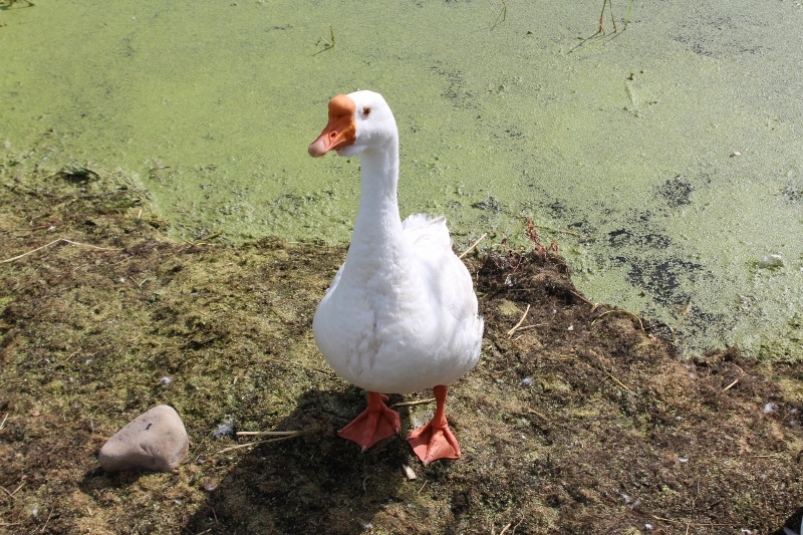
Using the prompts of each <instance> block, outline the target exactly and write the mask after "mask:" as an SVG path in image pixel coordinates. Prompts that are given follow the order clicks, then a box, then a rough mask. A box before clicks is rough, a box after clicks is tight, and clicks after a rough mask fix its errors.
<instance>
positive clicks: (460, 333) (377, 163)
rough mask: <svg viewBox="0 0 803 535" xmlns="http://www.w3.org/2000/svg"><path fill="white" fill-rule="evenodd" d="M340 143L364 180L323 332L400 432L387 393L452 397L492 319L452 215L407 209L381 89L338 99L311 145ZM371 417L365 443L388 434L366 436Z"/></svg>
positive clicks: (321, 313) (317, 321)
mask: <svg viewBox="0 0 803 535" xmlns="http://www.w3.org/2000/svg"><path fill="white" fill-rule="evenodd" d="M330 150H335V151H337V153H338V154H339V155H341V156H355V155H359V157H360V167H361V179H362V189H361V194H360V204H359V209H358V213H357V220H356V222H355V225H354V233H353V236H352V241H351V244H350V246H349V250H348V254H347V255H346V260H345V262H344V263H343V265H342V266H341V268H340V270H339V271H338V273H337V275H336V276H335V278H334V280H333V281H332V284H331V286H330V287H329V290H328V291H327V292H326V295H325V296H324V298H323V299H322V301H321V303H320V304H319V306H318V309H317V311H316V313H315V317H314V320H313V333H314V336H315V342H316V344H317V345H318V348H319V349H320V351H321V353H322V354H323V356H324V358H325V359H326V361H327V362H328V363H329V365H330V366H332V368H333V369H334V370H335V372H337V374H338V375H340V376H341V377H343V378H344V379H346V380H348V381H349V382H351V383H353V384H355V385H357V386H359V387H361V388H364V389H365V390H367V391H368V392H369V409H368V411H370V410H371V407H372V404H373V408H374V409H375V411H374V412H376V411H379V414H384V415H385V416H386V417H387V418H389V421H388V422H386V423H387V425H385V426H384V429H383V430H380V433H379V434H380V435H381V434H385V435H389V434H392V433H391V432H390V431H391V430H392V431H393V432H394V433H395V432H398V427H399V425H398V415H396V416H395V417H394V416H392V414H390V413H393V414H395V411H391V410H390V409H388V408H387V407H385V406H384V402H382V403H381V405H382V406H381V407H380V404H379V403H378V402H377V400H380V399H381V398H380V396H381V394H387V393H399V394H406V393H410V392H414V391H417V390H422V389H425V388H435V389H436V392H435V393H436V397H443V404H445V395H446V385H448V384H449V383H452V382H453V381H455V380H457V379H458V378H460V377H461V376H462V375H464V374H465V373H467V372H468V371H469V370H471V368H473V367H474V366H475V365H476V363H477V360H478V359H479V354H480V347H481V343H482V333H483V320H482V318H481V317H480V316H479V314H478V307H477V297H476V295H475V293H474V289H473V284H472V280H471V276H470V274H469V272H468V270H467V269H466V267H465V265H464V264H463V262H462V261H461V260H460V259H459V258H458V257H457V256H456V255H455V254H454V252H453V251H452V242H451V238H450V237H449V231H448V229H447V227H446V223H445V221H444V220H443V219H442V218H431V217H428V216H426V215H423V214H416V215H411V216H409V217H408V218H407V219H405V220H404V222H402V221H401V219H400V217H399V208H398V202H397V182H398V175H399V158H398V154H399V151H398V130H397V127H396V122H395V119H394V117H393V114H392V112H391V111H390V108H389V107H388V105H387V103H386V102H385V100H384V99H383V98H382V96H381V95H379V94H378V93H374V92H371V91H357V92H355V93H351V94H349V95H339V96H337V97H335V98H333V99H332V100H331V101H330V103H329V123H328V125H327V127H326V128H325V129H324V131H323V133H322V134H321V135H320V136H319V137H318V139H316V140H315V141H314V142H313V143H312V144H311V145H310V147H309V152H310V154H311V155H312V156H322V155H323V154H325V153H326V152H328V151H330ZM439 393H442V396H439ZM372 395H374V397H373V398H372ZM441 405H442V404H441V403H440V402H439V409H441V412H443V411H442V407H441ZM383 407H384V408H383ZM368 411H366V412H368ZM436 413H437V411H436ZM374 415H375V414H374ZM362 416H363V415H361V417H362ZM359 419H360V417H358V420H359ZM357 423H358V422H357V420H355V422H353V423H352V424H351V425H355V424H357ZM442 423H443V424H444V426H445V425H446V420H445V417H444V418H443V422H442ZM366 425H368V427H371V426H374V423H373V421H372V422H371V423H369V424H365V425H363V424H359V425H357V427H358V429H357V431H356V434H354V433H353V434H354V436H346V438H350V439H352V440H354V441H355V442H357V443H359V444H361V446H362V447H363V449H367V447H370V446H371V445H373V443H375V442H376V441H378V440H381V438H384V437H379V438H377V436H373V435H372V436H371V437H368V438H365V439H364V440H363V438H364V437H363V435H366V434H372V433H374V432H373V431H372V430H367V429H366ZM428 425H429V424H428ZM380 427H381V425H380ZM347 429H348V428H347ZM446 430H447V432H448V427H446ZM344 431H346V430H345V429H344ZM347 434H348V433H347ZM448 434H449V435H451V432H448ZM374 435H375V433H374ZM341 436H343V432H341ZM355 437H356V439H355ZM451 438H454V437H453V436H451ZM375 439H376V440H375ZM408 440H409V437H408ZM414 447H415V445H414ZM454 447H455V448H457V444H456V440H455V441H454ZM456 454H457V456H459V448H457V452H456ZM419 456H420V455H419ZM436 458H443V457H436ZM449 458H454V457H449ZM422 460H424V462H425V463H426V462H428V461H427V460H425V459H423V458H422ZM430 460H434V459H430Z"/></svg>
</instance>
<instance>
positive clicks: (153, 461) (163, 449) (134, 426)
mask: <svg viewBox="0 0 803 535" xmlns="http://www.w3.org/2000/svg"><path fill="white" fill-rule="evenodd" d="M188 448H189V438H188V437H187V430H186V429H185V428H184V423H183V422H182V421H181V418H180V417H179V415H178V413H177V412H176V410H175V409H174V408H173V407H169V406H167V405H158V406H156V407H154V408H152V409H151V410H149V411H148V412H146V413H144V414H141V415H139V416H137V417H136V418H135V419H134V420H132V421H131V423H129V424H128V425H126V426H125V427H123V428H122V429H120V430H119V431H118V432H117V433H116V434H115V435H114V436H113V437H112V438H110V439H109V440H108V442H106V444H104V445H103V447H102V448H101V449H100V456H99V458H98V460H99V461H100V466H101V467H103V469H104V470H105V471H107V472H118V471H120V470H151V471H155V472H172V471H175V469H176V467H177V466H178V465H179V463H181V461H183V460H184V459H186V458H187V450H188Z"/></svg>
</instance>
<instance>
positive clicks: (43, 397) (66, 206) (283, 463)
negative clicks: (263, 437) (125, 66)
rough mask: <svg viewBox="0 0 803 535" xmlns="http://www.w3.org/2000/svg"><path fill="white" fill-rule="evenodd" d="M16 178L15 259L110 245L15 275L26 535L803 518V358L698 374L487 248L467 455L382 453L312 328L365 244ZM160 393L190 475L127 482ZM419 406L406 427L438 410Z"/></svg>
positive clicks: (5, 486) (559, 286)
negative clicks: (226, 234)
mask: <svg viewBox="0 0 803 535" xmlns="http://www.w3.org/2000/svg"><path fill="white" fill-rule="evenodd" d="M12 163H13V162H12ZM16 169H17V167H15V166H13V165H11V164H10V163H8V162H7V163H6V164H5V165H4V166H3V167H2V173H0V207H2V208H0V238H2V239H0V260H5V259H11V258H13V257H16V256H17V255H21V254H23V253H25V252H27V251H31V250H33V249H35V248H37V247H39V246H42V245H45V244H48V243H50V242H52V241H53V240H56V239H58V238H67V239H70V240H72V241H74V242H77V243H80V244H90V245H93V246H96V247H101V248H102V249H97V248H93V247H88V246H86V245H74V244H71V243H68V242H64V241H62V242H58V243H54V244H52V245H50V246H49V247H46V248H44V249H42V250H40V251H37V252H35V253H32V254H29V255H27V256H24V257H21V258H18V259H16V260H13V261H10V262H4V263H2V264H0V333H2V341H0V366H2V371H0V422H2V424H0V466H2V470H0V486H2V488H0V532H2V533H98V534H101V533H142V534H144V533H183V534H200V533H210V534H224V533H225V534H233V533H241V534H246V533H257V534H261V533H265V534H268V533H338V534H341V533H342V534H346V533H366V532H368V533H377V534H379V533H403V534H425V533H431V534H440V533H448V534H451V533H454V534H457V533H466V534H468V533H483V534H501V533H507V534H512V533H516V534H519V535H522V534H542V533H543V534H546V533H567V534H569V533H571V534H577V533H584V534H585V533H588V534H595V533H600V534H601V533H628V534H635V533H639V532H641V533H648V532H649V533H689V534H692V533H728V534H731V533H734V534H741V533H747V532H746V531H742V530H751V532H752V533H771V532H773V531H776V530H778V529H779V528H780V527H781V526H782V525H783V524H784V522H787V523H788V525H789V526H792V525H793V524H794V523H795V522H796V523H797V526H799V522H800V513H795V511H796V509H797V508H798V507H799V506H800V497H801V496H802V495H803V482H802V481H801V478H800V468H801V467H800V464H799V456H800V453H801V451H803V432H802V431H801V427H800V418H801V412H800V411H801V409H803V386H801V382H800V379H801V378H803V367H801V365H794V364H774V365H773V364H768V363H759V362H757V361H754V360H746V359H742V358H740V357H739V355H738V353H737V352H736V351H733V350H731V351H728V352H724V353H723V352H720V353H711V354H710V355H709V356H708V357H706V358H703V359H698V360H692V361H682V360H679V359H678V358H677V357H676V356H675V355H674V353H673V346H672V344H671V342H670V341H668V340H667V339H666V335H667V332H666V330H665V329H664V328H663V326H661V325H652V324H650V323H649V322H648V321H647V320H642V319H639V318H635V317H633V316H631V315H629V314H627V313H625V312H622V311H615V309H613V308H611V307H606V306H596V307H595V306H593V305H592V304H590V303H588V302H587V301H586V300H585V299H583V298H582V297H581V296H580V295H579V294H578V293H577V292H576V290H575V289H574V288H573V286H572V284H571V281H570V279H569V276H568V273H567V271H566V269H565V267H564V266H563V264H562V263H561V261H560V259H559V258H558V257H557V256H554V255H551V254H547V253H546V252H543V251H542V252H541V253H539V252H529V253H526V254H521V253H514V252H510V251H500V250H498V249H497V250H492V251H486V252H484V253H481V252H478V253H476V254H474V255H473V256H472V257H471V258H470V259H469V260H467V263H468V265H469V267H470V269H471V271H472V273H473V274H474V275H475V276H476V281H477V289H478V293H479V295H480V304H481V308H482V313H483V315H484V317H485V321H486V334H485V340H484V344H483V355H482V360H481V362H480V364H479V365H478V366H477V367H476V369H474V370H473V371H472V372H471V373H470V374H468V375H467V376H466V377H465V378H463V379H462V380H460V381H459V382H458V383H457V384H455V385H453V388H452V390H451V397H450V404H449V407H448V416H449V418H450V422H451V425H452V428H453V429H454V431H455V433H456V434H457V436H458V437H459V439H460V442H461V446H462V448H463V454H464V455H463V458H462V459H460V460H459V461H456V462H437V463H434V464H433V465H431V466H429V467H426V468H425V467H423V466H421V465H420V464H419V463H418V462H417V461H416V459H415V458H414V456H413V455H412V452H411V451H410V448H409V447H408V445H407V443H406V442H405V441H404V440H403V439H402V438H401V437H399V438H392V439H388V440H385V441H384V442H382V443H380V444H379V445H377V446H376V447H374V448H373V449H372V450H370V451H369V452H368V453H366V454H362V453H360V452H359V450H358V448H357V447H356V446H355V445H354V444H352V443H349V442H346V441H344V440H341V439H339V438H338V437H337V436H336V435H335V430H336V429H338V428H339V427H341V426H343V425H344V424H345V423H347V422H348V421H349V420H350V419H351V418H353V417H354V416H355V415H356V414H357V413H358V412H359V411H360V410H362V408H363V404H364V397H363V396H364V394H363V393H362V392H360V391H359V390H358V389H356V388H355V387H353V386H351V385H349V384H347V383H345V382H344V381H342V380H341V379H339V378H338V377H337V376H336V375H334V374H333V373H332V372H331V371H330V369H329V368H328V367H327V365H326V363H325V362H324V361H323V359H322V357H321V356H320V354H319V353H318V351H317V349H316V347H315V343H314V341H313V339H312V336H311V329H310V323H311V318H312V314H313V312H314V310H315V306H316V304H317V302H318V300H319V299H320V297H321V296H322V295H323V293H324V291H325V289H326V288H327V286H328V284H329V282H330V280H331V278H332V276H333V274H334V272H335V270H336V269H337V267H338V265H339V264H340V263H341V262H342V260H343V258H344V255H345V250H344V249H343V248H330V247H325V246H321V245H316V244H314V243H310V244H302V245H299V244H288V243H285V242H283V241H281V240H278V239H265V240H261V241H258V242H254V243H246V244H242V245H236V246H235V245H227V244H222V243H214V240H206V241H201V242H199V243H189V242H177V241H174V240H171V239H169V238H168V237H167V235H166V233H165V231H166V223H165V222H164V221H162V220H161V219H159V217H158V216H156V215H154V214H153V212H152V211H151V209H150V205H149V202H148V199H147V196H146V195H145V194H144V193H142V192H141V191H139V190H138V189H137V188H136V186H135V185H133V184H131V183H129V182H128V181H126V180H125V179H124V178H123V177H120V176H115V175H114V174H111V173H108V174H107V173H102V174H100V175H99V174H95V173H89V172H86V171H82V170H80V169H79V170H73V171H69V172H63V173H59V174H56V175H50V176H45V174H44V173H37V172H35V171H33V172H27V173H22V172H21V171H17V170H16ZM527 305H530V307H531V308H530V310H529V312H528V314H527V317H526V318H525V321H524V322H523V323H522V325H521V327H520V328H519V330H517V331H516V332H514V333H513V334H512V335H510V334H508V332H509V330H510V329H511V327H513V326H514V325H516V324H517V323H518V322H519V320H520V319H521V316H522V314H523V313H524V311H525V310H526V308H527ZM165 377H166V378H169V382H168V381H166V380H163V378H165ZM427 397H429V395H428V393H426V392H422V393H420V394H418V395H416V396H409V397H406V399H402V397H401V396H391V401H392V402H394V403H398V402H402V401H413V400H416V399H424V398H427ZM159 403H167V404H170V405H172V406H173V407H175V408H176V409H177V410H178V412H179V414H180V415H181V416H182V418H183V420H184V422H185V425H186V427H187V430H188V432H189V435H190V437H191V447H190V456H189V458H188V459H187V461H186V462H185V463H184V464H182V465H181V466H180V467H179V470H178V472H177V473H175V474H166V473H120V474H105V473H103V472H102V471H101V470H100V469H99V467H98V462H97V452H98V450H99V448H100V447H101V445H102V444H103V443H104V442H105V440H106V439H108V438H109V437H110V436H111V435H112V434H113V433H115V432H116V431H117V430H118V429H119V428H120V427H121V426H122V425H124V424H125V423H127V422H128V421H129V420H131V419H132V418H133V417H135V416H136V415H138V414H140V413H141V412H143V411H145V410H147V409H149V408H151V407H153V406H154V405H156V404H159ZM399 410H400V412H401V414H402V423H403V427H404V431H405V432H406V431H408V430H410V429H411V428H412V427H413V426H414V425H416V423H418V422H420V421H422V420H425V419H426V417H427V413H428V412H430V411H431V410H432V407H431V405H426V404H423V405H414V406H404V407H400V408H399ZM230 420H231V421H233V422H234V424H235V427H236V429H237V430H238V431H259V430H303V431H304V434H303V435H302V436H300V437H296V438H292V439H289V440H286V441H283V442H269V443H263V444H260V445H256V446H253V447H244V448H240V449H228V450H227V448H230V447H232V446H235V445H238V444H243V443H245V442H249V441H251V442H253V441H258V440H259V438H256V439H254V438H253V437H239V438H234V437H225V438H221V439H216V438H214V437H213V436H212V433H213V431H214V430H215V429H216V428H217V427H218V426H219V425H220V424H222V423H225V422H227V421H230ZM222 450H227V451H222ZM404 465H409V466H411V467H412V468H413V470H414V471H415V472H416V474H417V476H418V478H417V479H416V480H412V481H410V480H408V479H406V478H405V475H404V472H403V468H402V467H403V466H404ZM792 517H794V518H792ZM648 524H649V525H650V526H652V529H649V528H648V527H647V525H648ZM795 529H797V528H795Z"/></svg>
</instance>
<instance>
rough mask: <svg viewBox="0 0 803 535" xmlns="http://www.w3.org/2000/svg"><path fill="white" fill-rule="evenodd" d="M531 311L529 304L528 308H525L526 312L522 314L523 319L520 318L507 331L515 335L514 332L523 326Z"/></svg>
mask: <svg viewBox="0 0 803 535" xmlns="http://www.w3.org/2000/svg"><path fill="white" fill-rule="evenodd" d="M529 311H530V305H527V310H525V311H524V314H522V315H521V319H520V320H519V322H518V323H517V324H516V325H514V326H513V328H512V329H510V330H509V331H508V332H507V335H508V336H513V333H514V332H516V329H518V328H519V327H520V326H521V324H522V323H524V319H525V318H526V317H527V313H528V312H529Z"/></svg>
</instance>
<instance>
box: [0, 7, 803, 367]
mask: <svg viewBox="0 0 803 535" xmlns="http://www.w3.org/2000/svg"><path fill="white" fill-rule="evenodd" d="M600 4H601V2H599V1H597V0H595V1H593V2H592V1H578V2H571V3H569V2H559V1H557V0H548V1H543V2H532V1H525V0H521V1H515V0H506V1H505V2H501V1H495V0H489V1H464V2H460V1H437V2H435V1H433V2H422V1H418V2H416V1H389V0H382V1H374V2H345V1H342V2H326V1H316V2H312V1H310V2H287V1H278V0H277V1H272V0H258V1H250V0H249V1H242V0H237V1H235V2H232V1H230V0H229V1H214V2H175V1H174V2H165V1H157V2H133V1H129V0H119V1H116V2H98V1H90V0H84V1H81V2H77V1H67V0H59V1H55V0H37V1H36V5H35V6H33V7H28V6H26V5H25V4H24V3H15V4H13V5H11V6H10V7H8V8H6V9H2V10H0V23H2V24H4V26H2V27H0V46H2V51H3V53H2V55H0V97H1V98H2V102H3V105H2V106H0V143H3V145H2V147H0V151H2V153H3V157H4V161H5V164H4V172H5V174H6V176H16V175H19V174H21V173H23V171H24V170H25V169H29V168H32V167H33V166H38V167H40V168H46V169H48V168H50V169H53V170H54V172H55V171H56V170H58V169H60V168H61V167H63V166H65V165H70V164H80V165H86V166H88V167H90V168H93V169H95V168H97V169H106V170H111V169H117V168H119V169H120V170H122V171H123V172H124V173H126V174H128V175H130V176H133V177H135V179H136V180H138V181H140V182H141V183H142V184H143V185H144V186H145V187H146V188H147V189H148V190H149V191H150V192H151V193H152V195H153V197H154V200H155V204H156V206H157V207H158V209H159V211H160V212H161V213H162V214H163V215H164V216H166V217H167V218H169V219H170V220H172V221H173V223H174V229H175V230H174V232H175V233H176V234H177V235H178V236H180V237H186V238H190V239H192V238H197V237H201V236H204V235H208V234H210V233H213V232H222V233H223V235H224V236H225V237H227V238H228V239H231V240H233V241H241V240H247V239H252V238H257V237H261V236H265V235H270V234H275V235H279V236H282V237H284V238H286V239H288V240H309V239H324V240H325V241H327V242H331V243H335V242H346V241H347V240H348V239H349V236H350V232H351V227H352V223H353V220H354V217H355V213H356V206H357V200H358V195H359V175H358V162H357V161H356V160H346V159H342V158H336V157H328V158H325V159H323V160H313V159H312V158H309V157H308V156H307V152H306V148H307V145H308V144H309V142H311V141H312V140H313V139H314V138H315V137H316V136H317V135H318V133H319V132H320V130H321V128H322V127H323V126H324V124H325V122H326V104H327V102H328V100H329V98H330V97H331V96H333V95H335V94H337V93H347V92H350V91H353V90H356V89H373V90H375V91H379V92H381V93H382V94H383V95H384V96H385V97H386V99H387V101H388V103H389V104H390V105H391V107H392V108H393V110H394V112H395V114H396V119H397V123H398V125H399V130H400V138H401V158H402V161H401V181H400V186H399V194H400V199H399V201H400V205H401V211H402V213H403V214H407V213H411V212H419V211H425V212H430V213H436V214H443V215H445V216H446V217H447V218H448V220H449V222H450V227H451V228H452V229H453V233H454V236H455V240H456V242H457V243H458V244H459V245H460V246H465V245H466V244H468V243H469V242H471V241H472V240H473V239H474V238H476V237H477V236H479V235H480V234H482V233H483V232H489V233H490V234H491V236H492V239H491V240H489V241H490V242H491V243H498V242H500V241H501V240H502V239H503V238H505V237H508V238H510V239H511V240H513V241H519V242H521V241H522V239H523V232H522V229H523V221H524V218H526V217H532V218H533V221H534V222H535V223H536V224H537V225H539V226H541V230H542V234H543V235H544V237H545V238H547V239H553V238H554V239H556V240H558V242H559V243H560V246H561V252H562V253H563V254H564V255H565V256H566V258H567V260H568V262H569V264H570V266H571V268H572V272H573V278H574V281H575V283H576V284H577V285H578V287H579V288H581V289H582V290H583V292H584V293H585V294H586V295H587V296H588V297H589V298H590V299H591V300H593V301H599V302H608V303H613V304H616V305H618V306H621V307H623V308H626V309H628V310H631V311H633V312H638V313H643V314H645V315H647V316H649V317H653V318H656V319H657V320H659V321H662V322H665V323H666V324H667V325H669V326H671V327H673V328H674V329H675V330H676V332H677V334H678V336H679V337H680V340H681V347H682V348H683V349H684V351H685V352H687V353H694V352H698V351H700V350H702V349H703V348H706V347H722V346H725V345H733V344H735V345H737V346H739V347H740V348H741V349H742V350H744V351H745V352H747V353H749V354H752V355H758V356H760V357H763V358H768V359H783V360H789V359H800V358H802V357H803V312H802V311H803V232H802V231H803V131H802V130H803V99H802V98H801V95H803V72H801V69H800V68H799V67H800V65H803V33H801V32H800V31H799V28H800V27H801V24H803V7H801V5H800V3H799V2H794V1H790V0H787V1H779V2H774V3H772V4H766V3H756V2H748V1H747V0H736V1H729V2H725V1H716V2H707V3H694V2H673V3H668V2H634V4H633V7H632V10H631V12H630V13H629V15H628V13H627V6H626V5H625V3H621V4H622V5H621V6H619V5H617V6H615V8H616V9H617V10H620V11H615V12H614V18H615V20H616V21H617V24H618V29H619V30H620V31H619V32H617V33H614V32H613V27H612V25H611V19H610V15H609V14H608V13H607V12H606V14H605V19H604V21H605V29H606V34H605V35H604V36H602V35H598V36H596V37H595V38H593V39H588V40H584V38H586V37H589V36H591V35H592V34H594V32H596V30H597V27H598V17H599V12H600V7H601V5H600ZM626 16H627V17H628V19H629V21H628V25H627V29H626V30H625V31H623V32H622V31H621V30H622V28H623V27H624V25H625V20H624V19H625V17H626ZM550 229H552V230H550Z"/></svg>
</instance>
